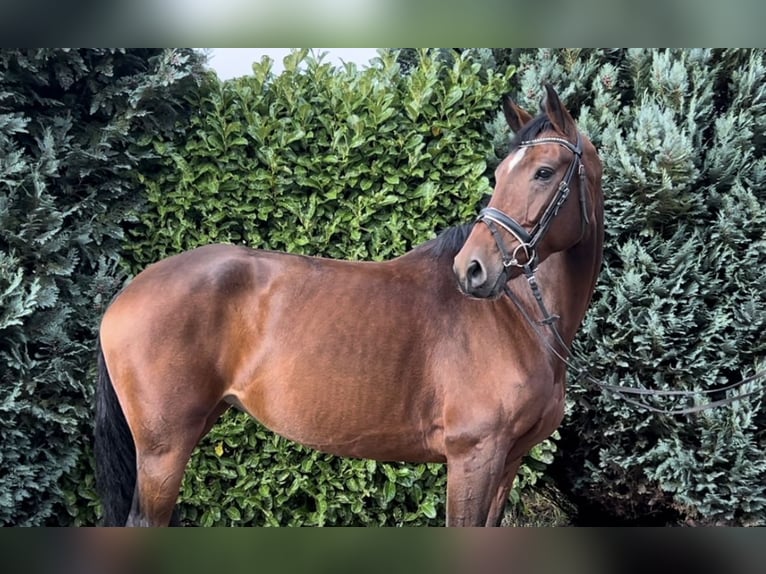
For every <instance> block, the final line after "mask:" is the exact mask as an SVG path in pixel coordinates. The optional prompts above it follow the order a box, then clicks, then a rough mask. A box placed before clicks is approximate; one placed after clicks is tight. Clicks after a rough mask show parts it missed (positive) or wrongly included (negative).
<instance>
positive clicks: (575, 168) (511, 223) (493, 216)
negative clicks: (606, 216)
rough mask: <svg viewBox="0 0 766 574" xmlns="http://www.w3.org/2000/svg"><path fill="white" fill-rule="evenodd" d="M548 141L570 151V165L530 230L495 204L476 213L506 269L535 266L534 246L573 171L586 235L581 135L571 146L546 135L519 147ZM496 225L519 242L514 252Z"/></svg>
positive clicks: (564, 193)
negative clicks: (576, 175)
mask: <svg viewBox="0 0 766 574" xmlns="http://www.w3.org/2000/svg"><path fill="white" fill-rule="evenodd" d="M551 143H552V144H558V145H560V146H562V147H565V148H566V149H568V150H569V151H571V152H572V161H571V162H570V163H569V167H567V171H566V173H565V174H564V179H562V180H561V182H560V183H559V186H558V188H557V189H556V194H555V195H554V196H553V198H552V199H551V201H550V203H548V206H547V207H546V208H545V211H544V212H543V215H542V217H540V219H539V221H538V222H537V223H536V224H535V226H534V227H533V228H532V231H527V230H526V229H524V227H523V226H522V225H521V224H520V223H519V222H518V221H516V220H515V219H514V218H513V217H511V216H509V215H507V214H505V213H503V212H502V211H500V210H499V209H497V208H495V207H485V208H484V209H482V210H481V211H480V212H479V216H478V217H477V218H476V221H477V222H479V221H481V222H483V223H484V224H485V225H486V226H487V227H488V228H489V231H490V233H492V237H493V238H494V239H495V243H496V244H497V248H498V249H499V250H500V254H501V255H502V257H503V267H505V268H506V269H508V268H509V267H525V266H528V267H529V268H531V269H532V270H534V269H535V268H537V264H538V258H537V246H538V245H539V243H540V241H542V238H543V236H544V235H545V234H546V233H547V232H548V229H550V226H551V223H552V222H553V218H554V217H555V216H556V214H557V213H558V212H559V209H561V206H562V205H564V202H565V201H566V199H567V197H569V192H570V188H569V184H570V183H571V181H572V177H573V176H574V174H575V172H577V174H578V175H579V177H580V210H581V213H582V231H581V234H580V239H582V236H583V235H584V234H585V227H586V226H587V225H588V224H589V223H590V222H589V220H588V203H587V201H588V200H587V191H586V189H585V167H584V166H583V163H582V138H581V137H580V134H579V132H578V134H577V142H576V143H575V144H574V145H572V143H571V142H569V141H568V140H566V139H564V138H558V137H545V138H536V139H532V140H526V141H522V142H521V144H519V148H522V147H531V146H535V145H542V144H551ZM497 226H500V227H501V228H503V229H504V230H505V231H507V232H508V233H510V234H511V235H512V236H513V237H514V238H515V239H516V240H517V241H518V242H519V245H517V246H516V247H515V248H514V249H513V251H511V252H509V250H508V249H507V248H506V246H505V242H504V241H503V238H502V236H501V235H500V232H499V230H498V229H497ZM520 251H521V252H523V254H524V260H523V261H520V260H519V257H518V256H519V254H520Z"/></svg>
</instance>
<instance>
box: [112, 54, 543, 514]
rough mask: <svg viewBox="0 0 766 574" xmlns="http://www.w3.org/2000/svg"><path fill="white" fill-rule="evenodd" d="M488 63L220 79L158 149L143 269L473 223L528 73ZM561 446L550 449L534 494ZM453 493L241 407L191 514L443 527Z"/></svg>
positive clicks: (536, 467) (348, 252)
mask: <svg viewBox="0 0 766 574" xmlns="http://www.w3.org/2000/svg"><path fill="white" fill-rule="evenodd" d="M477 56H478V55H477V54H473V55H472V54H465V55H463V56H462V57H453V58H437V57H432V55H430V54H427V53H426V52H422V53H421V54H420V60H419V65H418V66H417V67H415V68H413V69H412V70H411V71H410V73H409V74H406V75H405V74H402V73H401V70H400V68H399V66H398V65H397V64H396V60H395V55H394V54H388V55H383V56H382V57H381V59H380V60H379V61H377V62H376V63H374V65H372V66H371V67H369V68H368V69H364V70H359V69H356V68H355V67H354V66H351V65H350V66H346V67H344V68H340V69H338V68H334V67H332V66H330V65H329V64H325V63H322V62H321V58H319V59H318V58H315V57H313V56H312V55H308V54H307V53H306V52H295V53H294V54H293V55H291V56H289V57H288V58H287V60H286V62H285V63H286V70H285V72H283V73H282V74H281V75H279V76H278V77H275V76H274V75H273V74H272V73H271V71H270V70H271V62H270V61H268V60H264V61H262V62H260V63H257V64H255V65H254V66H253V75H252V76H249V77H244V78H240V79H236V80H233V81H227V82H223V83H217V82H213V83H212V84H211V85H209V86H207V89H206V90H201V91H200V92H198V94H197V95H196V96H195V98H196V99H195V100H194V102H193V105H194V106H195V107H197V108H198V109H199V114H198V115H197V116H196V117H195V118H194V120H193V122H192V125H191V128H190V130H189V132H188V134H187V136H186V137H184V138H180V139H177V140H174V141H169V140H166V139H157V140H156V141H155V142H154V146H155V151H156V152H157V153H158V154H159V155H160V156H161V157H162V158H163V161H164V165H163V169H162V170H160V171H159V172H157V173H152V174H150V175H147V176H146V177H144V178H143V183H144V186H145V189H146V196H147V200H148V209H147V210H146V211H144V212H143V213H142V215H141V218H140V225H139V226H138V227H136V228H135V229H134V230H132V232H131V236H132V238H133V239H132V241H131V242H129V243H128V245H127V249H128V250H129V251H130V253H131V255H132V258H131V259H132V262H133V269H134V270H136V271H138V270H139V269H140V268H142V267H143V266H144V265H146V264H147V263H150V262H152V261H155V260H157V259H159V258H161V257H164V256H167V255H170V254H172V253H176V252H178V251H182V250H185V249H189V248H192V247H196V246H198V245H201V244H205V243H209V242H214V241H224V242H233V243H244V244H247V245H249V246H252V247H259V248H270V249H278V250H284V251H289V252H293V253H305V254H311V255H321V256H328V257H336V258H344V259H387V258H391V257H393V256H396V255H400V254H402V253H403V252H405V251H407V250H409V249H410V248H412V247H413V246H414V245H416V244H418V243H421V242H423V241H425V240H427V239H430V238H432V237H433V236H434V235H435V233H436V232H437V231H438V230H440V229H444V228H446V227H448V226H450V225H454V224H457V223H462V222H464V221H466V220H468V219H470V218H471V217H472V216H473V215H474V214H475V213H476V208H477V204H478V203H479V202H480V200H481V199H482V197H483V196H484V195H485V194H487V193H489V192H491V188H490V187H489V184H488V180H487V177H486V171H487V163H486V160H487V157H488V156H491V155H492V143H491V142H490V141H489V140H488V138H487V135H486V128H485V124H486V122H488V121H489V120H491V119H494V117H495V115H496V114H497V113H498V110H499V102H500V98H501V94H502V93H504V92H505V91H506V90H507V89H508V85H509V78H510V76H511V74H512V71H511V70H509V71H508V72H507V73H496V72H494V71H491V70H487V69H486V68H484V67H483V66H481V65H480V64H479V63H478V61H477V59H478V58H477ZM553 449H554V447H553V444H552V443H545V444H544V445H541V446H540V447H539V448H538V449H536V450H535V452H534V455H533V457H531V458H530V464H529V465H528V466H527V467H525V469H524V479H522V480H521V481H519V485H520V487H521V485H526V484H528V483H530V482H534V481H535V480H536V479H537V477H538V476H540V474H541V468H542V467H544V466H545V463H544V462H543V461H548V462H550V460H551V459H552V456H551V451H552V450H553ZM534 457H536V458H537V459H540V460H538V461H535V460H534ZM445 484H446V473H445V471H444V468H443V466H442V465H431V464H429V465H399V464H380V463H375V462H372V461H361V460H349V459H339V458H336V457H332V456H329V455H325V454H321V453H318V452H315V451H312V450H309V449H305V448H302V447H300V446H298V445H296V444H294V443H291V442H289V441H287V440H285V439H282V438H279V437H277V436H275V435H273V434H272V433H271V432H269V431H267V430H265V429H264V428H263V427H261V426H260V425H259V424H258V423H256V422H254V421H252V420H251V419H249V418H248V417H246V416H244V415H241V414H233V413H229V414H227V415H226V416H225V417H224V419H223V421H222V422H221V423H220V424H219V425H217V426H216V427H215V428H214V429H213V430H212V432H211V433H210V434H209V435H208V437H207V438H206V439H205V440H204V441H203V442H202V443H201V445H200V447H199V448H198V449H197V451H196V452H195V454H194V456H193V458H192V461H191V463H190V465H189V467H188V471H187V474H186V479H185V482H184V484H183V487H182V496H181V509H182V518H183V519H184V520H186V521H187V522H189V523H193V524H203V525H222V524H247V525H260V524H268V525H321V524H333V525H396V524H406V525H417V524H442V523H443V519H444V518H443V517H444V496H445ZM514 495H515V496H518V491H516V492H515V493H514Z"/></svg>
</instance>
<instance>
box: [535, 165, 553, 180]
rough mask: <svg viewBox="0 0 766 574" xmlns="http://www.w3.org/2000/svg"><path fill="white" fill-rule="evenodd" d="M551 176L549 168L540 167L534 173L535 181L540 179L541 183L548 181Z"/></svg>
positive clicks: (551, 171) (551, 172)
mask: <svg viewBox="0 0 766 574" xmlns="http://www.w3.org/2000/svg"><path fill="white" fill-rule="evenodd" d="M551 176H553V170H552V169H551V168H549V167H541V168H540V169H538V170H537V171H536V172H535V179H542V180H543V181H545V180H547V179H550V178H551Z"/></svg>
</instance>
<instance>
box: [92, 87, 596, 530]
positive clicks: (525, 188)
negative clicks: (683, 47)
mask: <svg viewBox="0 0 766 574" xmlns="http://www.w3.org/2000/svg"><path fill="white" fill-rule="evenodd" d="M546 92H547V95H546V97H545V100H544V103H543V105H542V106H541V111H542V113H541V114H540V115H539V116H538V117H536V118H532V116H531V115H530V114H528V113H527V112H525V111H524V110H522V109H521V108H520V107H519V106H518V105H516V103H515V102H513V101H512V100H511V99H510V98H506V99H504V101H503V110H504V112H505V117H506V119H507V121H508V124H509V126H510V128H511V129H512V130H513V131H514V132H516V136H515V139H514V140H513V142H512V146H511V152H510V154H509V155H508V156H507V157H506V158H505V159H504V160H503V161H502V163H500V165H499V166H498V168H497V170H496V172H495V178H496V185H495V188H494V192H493V194H492V197H491V199H490V202H489V206H488V208H487V209H485V210H484V211H483V212H482V214H481V215H480V217H479V220H478V221H477V222H475V223H474V224H473V225H472V226H471V225H468V226H462V227H457V228H453V229H450V230H448V231H446V232H444V233H442V234H441V235H440V236H439V237H437V238H436V239H433V240H431V241H428V242H426V243H424V244H422V245H419V246H417V247H415V248H414V249H412V250H411V251H409V252H408V253H406V254H404V255H402V256H401V257H398V258H395V259H392V260H389V261H384V262H351V261H341V260H332V259H323V258H316V257H308V256H300V255H291V254H286V253H279V252H273V251H264V250H253V249H249V248H246V247H242V246H234V245H223V244H218V245H209V246H204V247H200V248H197V249H194V250H191V251H187V252H184V253H181V254H178V255H174V256H172V257H169V258H167V259H164V260H162V261H159V262H157V263H155V264H153V265H150V266H149V267H147V268H146V269H145V270H144V271H143V272H141V273H139V274H138V275H137V276H136V277H135V278H134V279H133V281H132V282H130V283H129V284H128V285H127V286H126V287H125V288H124V289H123V290H122V291H121V293H119V294H118V295H117V296H116V297H115V299H114V301H113V302H112V303H111V304H110V306H109V308H108V309H107V310H106V312H105V314H104V317H103V319H102V322H101V326H100V331H99V343H100V349H99V377H98V383H97V395H96V396H97V398H96V425H95V445H94V446H95V455H96V461H97V480H98V486H99V490H100V492H101V496H102V500H103V503H104V524H106V525H123V524H127V525H144V526H156V525H167V524H168V523H169V522H170V521H171V518H172V517H173V516H174V507H175V504H176V499H177V497H178V493H179V488H180V485H181V481H182V477H183V474H184V469H185V467H186V465H187V463H188V460H189V457H190V455H191V453H192V450H193V449H194V448H195V446H196V445H197V443H198V442H199V441H200V439H201V438H202V437H203V436H205V434H206V433H207V432H208V431H209V430H210V428H211V427H212V426H213V425H214V424H215V422H216V420H217V419H218V417H219V416H220V415H221V414H222V413H223V412H224V411H226V410H227V409H229V408H230V407H236V408H238V409H241V410H243V411H245V412H247V413H249V414H250V415H251V416H253V417H255V418H256V419H257V420H258V421H260V422H261V423H262V424H263V425H265V426H266V427H268V428H269V429H271V430H273V431H275V432H276V433H278V434H280V435H282V436H284V437H287V438H288V439H291V440H293V441H296V442H298V443H301V444H303V445H307V446H309V447H313V448H315V449H319V450H321V451H324V452H328V453H331V454H334V455H339V456H345V457H358V458H369V459H376V460H381V461H404V462H414V463H417V462H442V463H446V464H447V505H446V507H447V512H446V514H447V517H446V523H447V525H449V526H474V525H477V526H478V525H490V526H491V525H497V524H498V523H499V521H500V519H501V518H502V514H503V510H504V507H505V503H506V500H507V498H508V493H509V489H510V488H511V484H512V483H513V480H514V477H515V475H516V472H517V469H518V467H519V465H520V463H521V460H522V457H523V456H524V455H525V454H526V453H527V452H528V451H529V449H530V448H531V447H532V446H534V445H535V444H537V443H538V442H540V441H542V440H544V439H545V438H546V437H548V436H549V435H550V434H551V433H552V432H553V431H554V430H555V429H556V427H557V426H558V425H559V423H560V422H561V419H562V417H563V412H564V388H565V377H566V368H565V366H564V365H563V363H561V362H559V361H557V360H556V359H555V358H554V357H553V356H552V355H551V354H550V353H549V352H547V351H546V347H545V344H544V343H546V341H545V340H544V338H545V337H544V336H542V335H541V334H540V332H539V331H538V330H537V329H535V326H534V325H533V324H531V323H530V322H529V321H527V320H525V318H524V314H523V313H522V312H521V311H522V308H526V309H527V311H526V312H528V313H533V312H534V310H535V307H534V305H535V302H534V299H533V298H532V297H531V295H530V294H529V290H528V289H527V288H526V283H527V282H526V281H525V280H524V277H523V276H521V274H520V273H521V272H520V268H522V267H524V266H526V268H531V266H532V265H533V266H534V268H535V269H536V271H537V275H538V277H539V278H540V282H541V285H543V287H544V295H545V298H546V300H547V302H548V304H549V305H550V307H551V308H552V309H553V310H554V311H555V312H556V313H558V314H559V315H560V324H559V329H560V333H561V334H562V336H563V338H564V340H565V342H566V344H567V345H569V344H571V342H572V339H573V338H574V335H575V332H576V330H577V328H578V326H579V324H580V322H581V321H582V319H583V316H584V315H585V312H586V309H587V307H588V305H589V302H590V298H591V295H592V293H593V290H594V285H595V282H596V277H597V274H598V272H599V267H600V264H601V254H602V243H603V209H602V204H603V202H602V195H601V163H600V160H599V158H598V155H597V153H596V150H595V148H594V147H593V145H592V144H591V143H590V141H589V140H588V139H587V138H586V137H585V136H584V135H582V134H580V133H579V132H578V130H577V127H576V125H575V122H574V121H573V119H572V117H571V116H570V114H569V112H568V111H567V110H566V108H565V107H564V105H563V104H562V103H561V102H560V100H559V98H558V96H557V94H556V92H555V91H554V90H553V89H552V88H551V87H549V86H547V87H546ZM573 173H577V174H578V175H579V176H580V177H573V176H572V174H573ZM559 181H561V182H565V183H562V185H565V186H567V188H568V186H570V185H571V187H572V193H571V194H568V195H569V197H570V199H569V200H568V201H560V195H561V193H560V189H561V187H562V186H561V185H559ZM572 197H574V198H575V199H572ZM578 197H579V200H578V199H576V198H578ZM556 198H559V199H556ZM565 199H566V198H565ZM553 201H555V202H556V203H557V207H556V213H555V214H554V215H553V216H551V215H550V214H551V210H550V209H548V207H547V206H548V205H551V202H553ZM546 210H547V211H546ZM508 214H512V216H511V215H508ZM544 218H547V219H546V221H547V223H546V225H545V229H544V232H543V233H542V234H540V233H537V232H535V231H532V232H528V231H527V230H530V229H532V230H534V229H536V228H538V227H540V225H539V224H540V221H541V220H542V219H544ZM532 235H534V237H535V238H536V239H535V242H534V244H533V243H532V239H531V238H532ZM510 253H513V254H514V255H515V259H514V260H513V262H510V260H509V259H508V254H510ZM519 257H521V259H519ZM509 292H510V293H515V297H516V302H514V300H512V299H511V298H510V297H508V296H504V294H506V293H509Z"/></svg>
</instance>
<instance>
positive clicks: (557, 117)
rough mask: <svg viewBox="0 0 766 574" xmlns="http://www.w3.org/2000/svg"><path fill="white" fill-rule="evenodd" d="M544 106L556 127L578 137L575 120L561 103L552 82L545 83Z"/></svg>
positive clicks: (570, 135)
mask: <svg viewBox="0 0 766 574" xmlns="http://www.w3.org/2000/svg"><path fill="white" fill-rule="evenodd" d="M542 107H543V111H544V112H545V114H546V115H547V116H548V118H549V119H550V120H551V123H552V124H553V127H554V128H556V129H557V130H558V131H560V132H561V133H563V134H566V135H567V136H569V137H570V138H572V139H574V138H575V137H577V126H576V125H575V121H574V120H573V119H572V116H571V115H570V114H569V111H568V110H567V109H566V108H565V107H564V104H562V103H561V100H560V99H559V95H558V94H557V93H556V90H554V89H553V86H551V85H550V84H545V100H544V101H543V106H542Z"/></svg>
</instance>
